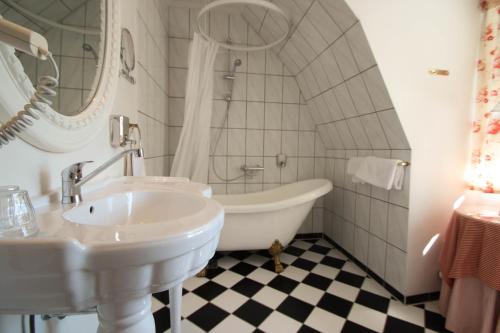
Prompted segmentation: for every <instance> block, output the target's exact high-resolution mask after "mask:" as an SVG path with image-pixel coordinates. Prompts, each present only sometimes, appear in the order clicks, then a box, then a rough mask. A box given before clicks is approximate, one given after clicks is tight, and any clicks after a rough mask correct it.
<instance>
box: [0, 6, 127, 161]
mask: <svg viewBox="0 0 500 333" xmlns="http://www.w3.org/2000/svg"><path fill="white" fill-rule="evenodd" d="M23 3H24V1H19V0H2V1H1V2H0V15H2V17H3V18H5V19H7V20H10V21H12V22H14V23H16V24H19V25H22V26H24V27H26V28H28V29H31V30H33V31H35V32H37V33H39V34H41V35H42V36H44V37H45V39H46V40H47V42H48V46H49V50H50V52H51V53H52V55H53V57H54V60H55V62H56V64H57V66H58V68H59V73H60V77H59V85H58V87H57V88H56V89H55V92H56V96H53V97H50V98H49V99H50V100H51V101H52V105H51V106H49V107H46V108H45V110H44V112H40V114H39V116H40V119H38V120H33V125H32V126H29V127H27V128H26V129H24V130H23V131H22V133H20V134H19V135H18V136H20V137H21V138H22V139H24V140H25V141H27V142H29V143H31V144H33V145H35V146H36V147H38V148H41V149H44V150H48V151H54V152H67V151H73V150H76V149H78V148H80V147H82V146H84V145H85V144H86V143H88V142H89V141H90V140H91V139H92V138H93V137H94V134H96V133H98V131H99V129H100V128H101V126H103V125H104V123H105V120H106V119H107V114H108V113H109V109H110V107H109V106H110V103H111V101H112V97H113V94H114V90H115V84H116V78H117V76H118V71H119V68H118V67H119V66H118V65H119V64H118V61H119V52H120V43H119V38H120V28H119V21H118V12H119V8H118V3H119V0H72V1H53V0H38V1H36V4H35V2H29V3H30V5H29V6H28V5H24V4H23ZM0 75H1V76H2V78H4V77H5V78H8V80H6V81H7V82H5V84H4V82H3V81H4V80H3V79H2V87H1V88H0V122H2V123H5V122H7V121H8V120H9V119H11V118H12V117H13V116H15V115H16V114H17V112H19V111H20V110H22V109H23V106H24V105H25V104H26V103H27V102H28V101H29V99H30V98H31V96H32V95H33V93H34V88H35V87H36V85H37V81H38V80H39V79H40V78H41V77H43V76H46V75H49V76H54V71H53V68H52V66H51V65H50V63H49V61H44V60H40V59H38V58H35V57H33V56H31V55H29V54H25V53H22V52H19V51H17V50H16V51H14V49H13V48H12V47H10V46H7V45H6V44H3V43H0Z"/></svg>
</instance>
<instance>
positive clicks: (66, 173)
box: [61, 148, 144, 204]
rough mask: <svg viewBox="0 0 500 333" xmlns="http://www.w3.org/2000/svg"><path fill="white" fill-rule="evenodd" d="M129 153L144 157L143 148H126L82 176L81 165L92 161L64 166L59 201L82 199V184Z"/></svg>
mask: <svg viewBox="0 0 500 333" xmlns="http://www.w3.org/2000/svg"><path fill="white" fill-rule="evenodd" d="M129 154H134V155H135V156H137V157H144V150H143V149H142V148H138V149H127V150H124V151H122V152H120V153H119V154H117V155H115V156H113V157H112V158H110V159H109V160H108V161H106V162H104V163H103V164H102V165H101V166H99V167H98V168H97V169H95V170H94V171H92V172H91V173H89V174H88V175H87V176H85V177H83V166H84V165H85V164H87V163H92V162H93V161H84V162H78V163H75V164H71V165H70V166H69V167H67V168H65V169H64V170H63V171H62V172H61V178H62V198H61V203H63V204H77V203H79V202H81V201H82V192H81V188H82V185H84V184H85V183H87V182H88V181H89V180H91V179H92V178H94V177H95V176H97V175H98V174H100V173H101V172H103V171H104V170H105V169H107V168H108V167H109V166H111V165H112V164H114V163H115V162H116V161H118V160H120V159H121V158H123V157H124V156H127V155H129Z"/></svg>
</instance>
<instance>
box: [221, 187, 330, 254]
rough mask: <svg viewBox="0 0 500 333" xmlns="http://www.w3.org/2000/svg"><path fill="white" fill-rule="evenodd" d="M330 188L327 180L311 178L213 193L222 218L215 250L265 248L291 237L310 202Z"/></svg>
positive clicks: (310, 206) (309, 207) (312, 203)
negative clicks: (233, 192)
mask: <svg viewBox="0 0 500 333" xmlns="http://www.w3.org/2000/svg"><path fill="white" fill-rule="evenodd" d="M331 189H332V183H331V182H330V181H329V180H327V179H311V180H305V181H301V182H298V183H293V184H288V185H284V186H280V187H278V188H275V189H271V190H267V191H263V192H257V193H248V194H236V195H214V196H213V198H214V199H215V200H217V201H218V202H219V203H221V204H222V206H224V211H225V214H226V215H225V220H224V227H223V228H222V233H221V235H220V241H219V245H218V247H217V250H218V251H234V250H260V249H269V248H270V247H271V245H273V243H275V241H276V240H278V241H279V243H280V244H281V245H282V246H286V245H288V243H290V241H291V240H292V239H293V237H294V236H295V234H296V233H297V231H298V230H299V228H300V226H301V225H302V223H303V222H304V220H305V218H306V217H307V214H308V213H309V212H310V211H311V209H312V207H313V205H314V202H315V201H316V199H318V198H319V197H321V196H323V195H325V194H327V193H328V192H330V191H331Z"/></svg>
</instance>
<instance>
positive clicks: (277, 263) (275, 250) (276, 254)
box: [269, 240, 284, 273]
mask: <svg viewBox="0 0 500 333" xmlns="http://www.w3.org/2000/svg"><path fill="white" fill-rule="evenodd" d="M283 249H284V247H283V245H281V243H280V241H279V240H275V241H274V243H273V245H271V247H270V248H269V254H270V255H272V256H273V260H274V271H275V272H276V273H281V272H283V265H282V264H281V260H280V255H281V252H283Z"/></svg>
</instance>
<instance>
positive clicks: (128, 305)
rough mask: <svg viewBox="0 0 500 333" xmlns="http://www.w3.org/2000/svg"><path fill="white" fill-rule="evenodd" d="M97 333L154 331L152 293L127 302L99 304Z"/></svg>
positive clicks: (152, 332) (141, 332)
mask: <svg viewBox="0 0 500 333" xmlns="http://www.w3.org/2000/svg"><path fill="white" fill-rule="evenodd" d="M97 314H98V316H99V328H98V329H97V333H154V332H155V322H154V318H153V314H152V313H151V295H147V296H145V297H141V298H137V299H134V300H130V301H127V302H120V303H110V304H101V305H98V306H97Z"/></svg>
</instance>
